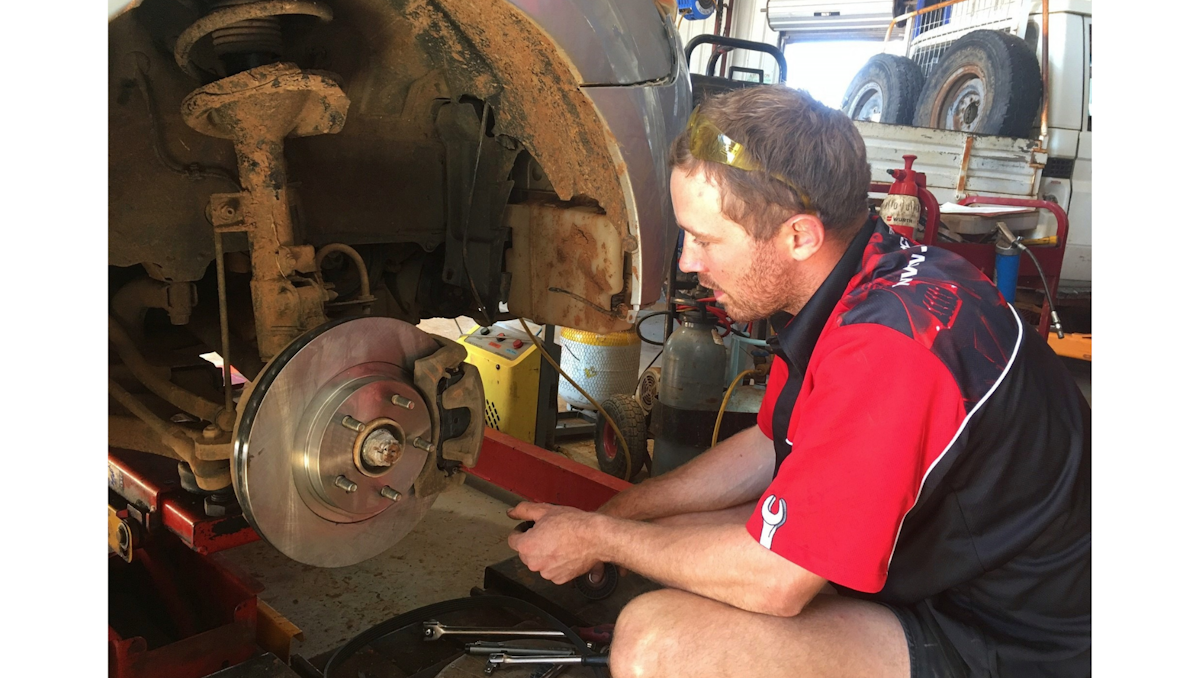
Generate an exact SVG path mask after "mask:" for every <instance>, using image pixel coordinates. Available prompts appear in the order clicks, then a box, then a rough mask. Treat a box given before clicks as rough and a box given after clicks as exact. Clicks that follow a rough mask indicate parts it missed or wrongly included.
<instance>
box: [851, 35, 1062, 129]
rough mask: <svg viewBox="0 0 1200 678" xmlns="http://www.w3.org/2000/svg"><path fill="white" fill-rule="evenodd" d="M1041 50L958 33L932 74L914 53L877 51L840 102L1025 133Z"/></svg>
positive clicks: (930, 123) (856, 109) (940, 123)
mask: <svg viewBox="0 0 1200 678" xmlns="http://www.w3.org/2000/svg"><path fill="white" fill-rule="evenodd" d="M1041 104H1042V77H1041V69H1040V68H1039V66H1038V60H1037V56H1036V55H1035V54H1034V52H1033V50H1032V49H1031V48H1030V47H1029V45H1028V44H1027V43H1026V42H1025V41H1024V40H1021V39H1020V38H1018V37H1016V36H1014V35H1010V34H1008V33H1002V32H1000V31H993V30H978V31H972V32H970V33H967V34H966V35H964V36H962V37H961V38H959V39H958V40H955V41H954V42H953V43H952V44H951V45H950V47H949V48H948V49H947V50H946V52H945V53H943V54H942V56H941V58H940V59H939V60H938V62H937V65H936V66H935V67H934V68H933V71H932V72H931V73H930V74H929V77H928V78H922V77H921V69H920V67H919V66H918V65H917V64H916V62H914V61H913V60H911V59H908V58H905V57H900V56H895V55H891V54H878V55H876V56H873V57H871V59H870V60H869V61H867V64H866V66H864V67H863V69H862V70H861V71H859V73H858V75H857V76H855V78H854V80H853V81H852V82H851V83H850V87H848V88H847V90H846V96H845V97H844V99H843V101H842V110H843V111H844V112H845V113H846V114H847V115H849V116H850V117H851V118H852V119H854V120H869V121H872V122H882V123H891V124H901V125H903V124H911V125H914V126H916V127H932V128H935V129H948V130H957V131H962V132H970V133H972V134H997V135H1001V136H1010V137H1023V136H1026V135H1027V134H1028V133H1029V131H1030V129H1031V128H1032V127H1033V123H1034V119H1035V118H1036V117H1037V115H1038V112H1039V111H1040V110H1041Z"/></svg>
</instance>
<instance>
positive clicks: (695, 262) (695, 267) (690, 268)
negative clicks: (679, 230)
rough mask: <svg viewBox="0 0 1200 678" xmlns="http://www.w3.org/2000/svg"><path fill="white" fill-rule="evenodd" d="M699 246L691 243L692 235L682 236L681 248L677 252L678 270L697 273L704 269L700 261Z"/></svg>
mask: <svg viewBox="0 0 1200 678" xmlns="http://www.w3.org/2000/svg"><path fill="white" fill-rule="evenodd" d="M699 250H700V248H699V247H696V246H695V245H694V244H693V243H692V237H691V236H689V235H685V236H684V237H683V250H681V251H680V253H679V270H680V271H683V272H684V273H699V272H701V271H703V270H704V267H703V264H702V262H701V261H700V252H699Z"/></svg>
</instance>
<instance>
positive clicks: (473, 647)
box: [466, 642, 575, 657]
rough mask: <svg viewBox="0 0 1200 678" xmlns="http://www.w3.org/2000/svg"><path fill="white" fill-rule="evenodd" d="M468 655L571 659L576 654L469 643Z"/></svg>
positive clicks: (539, 648) (497, 644)
mask: <svg viewBox="0 0 1200 678" xmlns="http://www.w3.org/2000/svg"><path fill="white" fill-rule="evenodd" d="M466 650H467V654H469V655H480V656H481V655H493V654H497V653H501V652H503V653H507V654H510V655H512V656H514V657H570V656H573V655H574V654H575V652H574V651H572V650H568V649H566V648H563V649H561V650H554V649H548V648H544V647H514V646H512V645H504V644H502V643H483V642H480V643H468V644H467V646H466Z"/></svg>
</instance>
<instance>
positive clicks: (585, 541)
mask: <svg viewBox="0 0 1200 678" xmlns="http://www.w3.org/2000/svg"><path fill="white" fill-rule="evenodd" d="M508 517H509V518H513V519H514V520H532V521H534V522H535V523H536V524H535V525H534V526H533V527H532V528H530V529H529V531H527V532H515V531H514V532H513V533H512V534H510V535H508V545H509V546H510V547H511V548H512V549H513V550H514V551H516V552H517V553H518V554H519V555H520V556H521V562H523V563H525V566H526V567H528V568H529V569H530V571H532V572H537V573H539V574H541V575H542V577H543V578H544V579H549V580H550V581H552V582H554V583H555V584H566V583H567V582H569V581H571V580H572V579H575V578H576V577H578V576H579V575H581V574H584V573H586V572H588V571H590V570H591V569H592V568H593V567H595V566H596V565H597V564H598V563H599V562H600V557H599V555H598V554H597V553H596V540H595V539H594V538H593V537H594V536H595V533H594V532H593V530H594V529H595V527H594V525H595V521H596V519H597V518H598V517H599V516H596V515H595V514H593V513H587V512H585V511H580V510H579V509H574V508H570V507H567V506H555V505H553V504H533V503H530V502H521V503H520V504H517V505H516V506H514V507H513V508H511V509H509V510H508Z"/></svg>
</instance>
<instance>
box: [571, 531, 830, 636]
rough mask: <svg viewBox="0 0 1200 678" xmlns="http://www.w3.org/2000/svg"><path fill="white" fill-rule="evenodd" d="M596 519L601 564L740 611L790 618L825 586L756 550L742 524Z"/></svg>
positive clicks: (785, 562) (811, 575)
mask: <svg viewBox="0 0 1200 678" xmlns="http://www.w3.org/2000/svg"><path fill="white" fill-rule="evenodd" d="M594 520H596V530H595V533H596V536H597V539H598V544H597V548H598V551H599V553H600V556H601V557H602V559H603V560H605V561H607V562H612V563H615V564H617V565H620V566H622V567H625V568H628V569H630V570H633V571H634V572H637V573H638V574H641V575H643V576H645V577H647V578H649V579H652V580H654V581H657V582H659V583H660V584H663V585H664V586H670V587H672V588H677V589H682V590H685V591H690V592H691V593H695V594H697V595H701V596H705V597H706V598H712V599H713V600H717V601H720V602H723V603H726V604H728V605H733V606H735V607H739V608H741V609H743V610H748V611H751V612H758V613H762V614H771V615H776V616H792V615H795V614H798V613H799V612H800V610H801V609H802V608H803V606H804V605H805V604H806V603H807V602H808V601H809V600H811V599H812V596H813V595H815V594H816V592H817V591H818V590H820V588H821V587H822V586H823V585H824V584H825V580H823V579H821V578H820V577H818V576H816V575H814V574H812V573H810V572H808V571H806V570H804V569H803V568H801V567H800V566H798V565H796V564H794V563H791V562H789V561H787V560H785V559H784V558H783V557H781V556H779V555H777V554H775V553H772V552H771V551H769V550H768V549H765V548H763V547H762V546H760V545H759V544H758V543H757V542H756V541H755V540H754V538H753V537H751V536H750V534H749V533H748V532H747V531H746V529H745V527H743V526H742V525H732V524H723V525H696V526H687V527H666V526H662V525H654V524H650V523H644V522H640V521H630V520H622V519H614V518H610V517H607V516H595V517H594Z"/></svg>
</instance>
